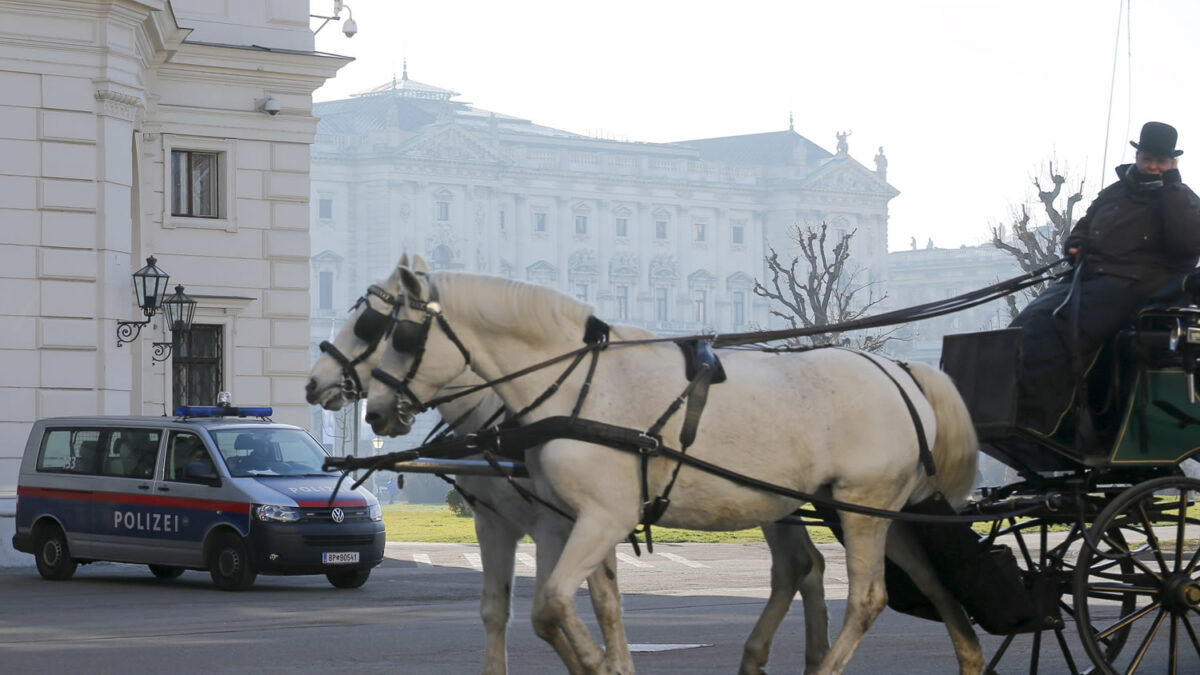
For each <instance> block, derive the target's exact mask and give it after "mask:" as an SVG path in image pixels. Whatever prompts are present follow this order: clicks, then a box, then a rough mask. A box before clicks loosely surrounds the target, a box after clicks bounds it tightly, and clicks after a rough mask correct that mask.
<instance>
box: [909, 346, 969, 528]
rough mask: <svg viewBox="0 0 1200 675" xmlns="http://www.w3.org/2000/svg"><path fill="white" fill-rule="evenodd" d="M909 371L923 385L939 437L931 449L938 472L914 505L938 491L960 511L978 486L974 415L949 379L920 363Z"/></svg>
mask: <svg viewBox="0 0 1200 675" xmlns="http://www.w3.org/2000/svg"><path fill="white" fill-rule="evenodd" d="M908 369H909V372H911V373H912V376H913V379H915V380H916V381H917V384H919V385H921V389H922V391H924V393H925V398H926V399H927V400H928V401H929V404H930V405H931V406H933V413H934V416H935V417H936V419H937V437H936V438H935V439H934V442H933V448H932V449H931V452H932V453H933V462H934V466H935V467H937V471H936V473H935V474H934V476H933V477H932V480H930V481H928V482H927V484H926V489H918V490H917V492H916V493H915V494H914V495H913V499H912V501H914V502H916V501H920V500H921V499H924V498H925V497H927V496H929V494H930V493H931V492H933V491H938V492H941V493H942V494H943V495H945V497H946V499H947V500H948V501H949V502H950V504H951V505H952V506H954V507H956V508H957V507H960V506H962V505H963V503H965V502H966V499H967V497H968V496H969V495H970V493H971V488H972V487H973V486H974V485H975V475H976V470H977V468H978V464H979V439H978V438H977V437H976V436H975V425H974V424H972V422H971V413H970V412H969V411H968V410H967V404H966V403H964V402H963V400H962V396H961V395H960V394H959V393H958V388H957V387H956V386H954V381H953V380H951V379H950V376H949V375H946V374H945V373H943V372H942V371H940V370H938V369H937V368H934V367H933V366H930V365H926V364H924V363H919V362H913V363H909V364H908Z"/></svg>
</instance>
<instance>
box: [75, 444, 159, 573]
mask: <svg viewBox="0 0 1200 675" xmlns="http://www.w3.org/2000/svg"><path fill="white" fill-rule="evenodd" d="M161 439H162V432H161V431H160V430H158V429H146V428H136V427H135V428H127V427H114V428H109V429H106V430H105V431H104V433H103V435H102V436H101V439H100V446H101V448H102V452H101V455H100V456H101V465H100V471H99V476H98V477H97V480H96V493H95V504H96V511H95V513H96V527H95V541H94V543H95V546H96V553H97V555H96V557H98V558H101V559H104V560H118V561H123V562H134V563H159V562H161V561H160V560H159V557H160V553H159V552H158V551H157V550H156V549H157V546H156V542H157V541H158V540H159V539H161V538H162V537H163V536H164V535H166V534H169V533H170V531H171V527H172V525H171V522H172V521H170V520H169V519H164V517H163V516H164V514H163V512H162V509H161V507H160V505H159V504H157V503H156V501H155V496H154V482H155V478H154V477H155V467H156V466H157V464H158V456H159V446H160V445H162V443H161Z"/></svg>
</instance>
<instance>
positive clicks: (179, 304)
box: [150, 285, 196, 362]
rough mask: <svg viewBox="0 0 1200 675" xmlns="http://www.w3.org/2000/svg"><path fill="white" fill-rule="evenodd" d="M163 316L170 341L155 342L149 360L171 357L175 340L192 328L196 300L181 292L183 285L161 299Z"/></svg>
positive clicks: (161, 359) (162, 359)
mask: <svg viewBox="0 0 1200 675" xmlns="http://www.w3.org/2000/svg"><path fill="white" fill-rule="evenodd" d="M162 311H163V316H165V317H166V320H167V321H166V323H167V327H168V328H170V329H171V337H172V340H171V342H155V343H154V356H152V357H151V359H150V360H151V361H155V362H157V361H166V360H167V359H169V358H171V351H172V350H173V349H174V346H175V340H176V339H178V337H177V335H178V336H182V335H183V334H185V333H187V332H188V331H190V330H191V329H192V317H193V316H195V315H196V301H195V300H193V299H192V298H191V296H189V295H187V294H186V293H184V292H183V286H182V285H179V286H176V287H175V295H172V296H171V297H169V298H167V299H166V300H163V301H162Z"/></svg>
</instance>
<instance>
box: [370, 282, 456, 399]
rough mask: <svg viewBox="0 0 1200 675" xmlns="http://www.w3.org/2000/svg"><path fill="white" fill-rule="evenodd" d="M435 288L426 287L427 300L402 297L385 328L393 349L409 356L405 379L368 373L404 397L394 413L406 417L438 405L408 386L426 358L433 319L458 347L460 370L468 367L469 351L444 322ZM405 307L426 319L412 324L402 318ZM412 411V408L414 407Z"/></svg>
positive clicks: (444, 318)
mask: <svg viewBox="0 0 1200 675" xmlns="http://www.w3.org/2000/svg"><path fill="white" fill-rule="evenodd" d="M437 297H438V296H437V288H436V287H434V285H433V284H429V299H428V300H421V299H420V298H415V297H413V296H411V295H404V296H401V298H400V301H399V302H397V303H396V304H395V305H393V309H392V315H391V317H390V320H389V323H388V326H387V335H388V336H389V337H390V338H391V340H392V349H394V350H396V351H397V352H399V353H401V354H411V355H412V357H413V359H412V363H410V364H409V366H408V372H407V373H405V374H404V379H403V380H401V379H398V378H396V377H395V376H394V375H392V374H391V373H388V372H387V371H385V370H383V369H381V368H375V369H373V370H372V371H371V376H372V377H374V378H375V379H377V380H379V381H380V382H383V383H384V384H386V385H387V386H389V387H391V388H392V389H393V390H395V391H396V392H398V393H401V394H403V395H404V398H405V399H407V400H404V399H401V401H400V402H398V403H397V412H399V413H400V414H401V415H405V416H413V415H417V414H419V413H423V412H425V411H426V410H429V409H430V408H432V407H434V406H435V405H437V403H436V402H435V401H438V400H439V399H431V400H430V401H422V400H421V397H419V396H417V394H416V392H414V391H413V390H412V388H411V387H410V386H409V385H410V384H411V383H412V381H413V378H415V377H416V375H417V369H419V368H420V367H421V360H422V359H424V358H425V345H426V343H427V342H428V341H429V331H430V329H431V328H433V322H434V320H436V321H437V324H438V326H439V327H440V328H441V329H442V332H443V333H445V334H446V337H447V338H449V339H450V341H451V342H452V343H454V346H455V347H457V348H458V352H459V353H460V354H462V357H463V361H464V362H465V363H464V364H463V368H466V367H468V366H470V365H471V352H469V351H467V348H466V347H465V346H464V345H463V343H462V341H461V340H459V339H458V335H456V334H455V333H454V330H453V329H452V328H450V323H449V322H447V321H446V316H445V315H444V314H442V307H441V305H440V304H438V301H437ZM404 305H407V306H408V307H409V308H410V309H414V310H417V311H420V312H422V313H423V314H424V315H425V317H424V319H423V320H421V321H413V320H412V319H401V318H400V308H401V307H402V306H404ZM414 405H415V408H411V406H414Z"/></svg>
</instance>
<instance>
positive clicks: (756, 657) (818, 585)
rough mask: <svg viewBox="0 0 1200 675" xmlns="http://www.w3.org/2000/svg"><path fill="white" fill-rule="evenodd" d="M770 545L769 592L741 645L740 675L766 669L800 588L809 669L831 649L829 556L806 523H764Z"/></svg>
mask: <svg viewBox="0 0 1200 675" xmlns="http://www.w3.org/2000/svg"><path fill="white" fill-rule="evenodd" d="M762 531H763V535H764V536H765V538H766V540H767V545H768V547H769V548H770V550H771V595H770V597H769V598H768V599H767V605H766V607H764V608H763V612H762V614H761V615H760V616H759V617H758V621H757V622H756V623H755V624H754V630H753V631H751V632H750V636H749V637H748V638H746V644H745V646H744V647H743V648H742V663H741V666H740V667H739V668H738V674H739V675H762V674H763V673H765V672H766V666H767V658H768V656H769V654H770V651H771V642H772V640H773V638H774V637H775V633H776V631H778V630H779V624H780V623H781V622H782V621H783V617H784V616H785V615H786V614H787V612H788V609H789V608H790V607H791V604H792V600H793V598H795V595H796V591H797V590H799V591H800V595H801V598H802V601H803V603H804V635H805V649H804V662H805V672H806V673H811V672H814V671H815V669H816V668H817V667H818V666H819V665H820V663H821V660H822V659H823V658H825V654H826V653H827V652H828V651H829V613H828V610H827V608H826V605H825V586H824V575H825V558H824V557H823V556H822V555H821V552H820V551H818V550H817V547H816V546H815V545H813V543H812V539H811V538H809V536H808V530H807V529H805V528H804V526H802V525H779V524H774V523H773V524H770V525H764V526H763V528H762Z"/></svg>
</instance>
